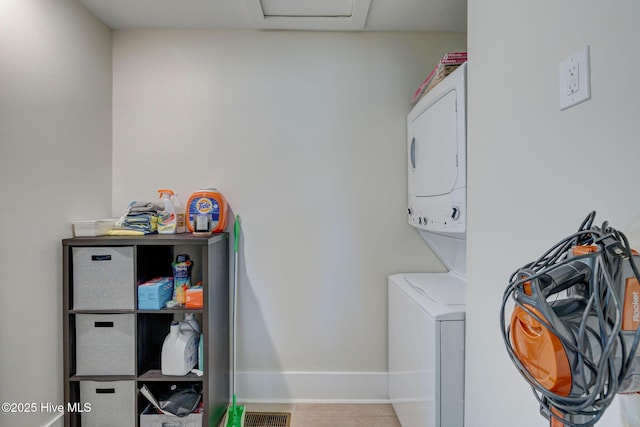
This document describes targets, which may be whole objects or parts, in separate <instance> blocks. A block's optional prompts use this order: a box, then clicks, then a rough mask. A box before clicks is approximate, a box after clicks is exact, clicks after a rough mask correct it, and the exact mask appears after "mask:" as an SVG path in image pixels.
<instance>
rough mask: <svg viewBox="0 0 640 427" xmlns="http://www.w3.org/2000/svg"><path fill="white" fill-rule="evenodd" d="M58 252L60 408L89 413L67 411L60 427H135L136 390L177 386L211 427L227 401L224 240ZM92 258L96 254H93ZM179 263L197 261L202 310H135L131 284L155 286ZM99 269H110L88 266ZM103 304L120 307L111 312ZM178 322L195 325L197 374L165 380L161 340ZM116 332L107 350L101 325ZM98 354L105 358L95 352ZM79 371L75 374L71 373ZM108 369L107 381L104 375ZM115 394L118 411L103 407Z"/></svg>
mask: <svg viewBox="0 0 640 427" xmlns="http://www.w3.org/2000/svg"><path fill="white" fill-rule="evenodd" d="M62 246H63V339H64V345H63V351H64V355H63V360H64V373H63V375H64V399H65V407H66V408H83V405H84V404H86V403H89V404H90V406H91V411H89V412H82V411H81V410H78V411H75V410H73V411H66V412H65V417H64V421H65V422H64V425H65V426H66V427H78V426H84V427H87V426H91V425H92V424H93V423H94V422H95V423H96V424H100V425H102V424H101V423H103V422H104V419H105V418H106V417H108V416H109V412H113V413H114V416H116V417H118V416H121V418H120V421H115V422H120V423H123V422H124V421H123V420H124V419H126V420H130V421H127V424H128V425H132V426H133V427H138V426H139V425H140V414H141V413H142V412H143V411H144V409H145V408H146V407H147V403H148V402H147V400H146V398H145V397H144V396H142V394H141V393H140V391H139V390H140V388H141V387H142V386H143V385H146V386H147V387H148V388H149V389H150V390H151V391H152V392H153V393H154V395H155V393H162V392H164V391H165V390H166V391H168V390H169V388H170V387H171V386H172V385H181V384H182V385H194V386H195V387H197V388H199V389H201V390H202V401H203V403H204V405H203V416H202V425H203V426H204V427H207V426H211V427H213V426H216V425H217V424H218V423H219V421H220V420H221V418H222V416H223V415H224V411H225V409H226V407H227V405H228V403H229V399H230V396H229V236H228V234H227V233H218V234H213V235H211V236H210V237H200V236H192V235H191V234H174V235H157V234H155V235H147V236H139V237H138V236H101V237H75V238H69V239H64V240H63V241H62ZM93 251H95V252H96V254H97V255H91V254H92V253H93ZM112 253H113V257H112ZM123 254H124V255H123ZM178 254H189V256H190V258H191V260H192V261H193V262H194V264H193V269H192V281H191V283H192V284H195V283H196V282H199V281H201V282H202V284H203V288H204V290H203V292H204V294H203V301H204V307H203V308H202V309H186V308H183V307H180V308H171V309H159V310H142V309H138V308H137V307H138V299H137V285H138V284H139V283H142V282H145V281H147V280H149V279H152V278H154V277H159V276H172V269H171V263H172V262H173V261H174V260H175V257H176V255H178ZM92 257H93V258H92ZM86 259H89V261H86ZM96 260H98V261H102V260H107V261H108V262H105V263H99V265H98V266H97V267H96V266H95V265H94V263H93V262H92V261H96ZM111 262H113V265H112V266H111V265H110V263H111ZM129 275H130V276H131V277H130V278H129ZM125 278H126V279H125ZM123 281H125V282H126V283H122V282H123ZM94 290H95V298H93V299H92V298H91V297H92V292H93V291H94ZM109 295H114V296H115V298H114V300H117V301H119V302H117V303H115V304H114V305H113V306H111V305H110V304H109V298H110V297H109ZM185 313H194V314H195V315H196V318H197V319H198V320H199V322H200V328H201V331H202V336H203V359H204V360H203V372H204V374H203V375H202V376H198V375H196V374H194V373H189V374H187V375H185V376H167V375H163V374H162V372H161V367H160V360H161V359H160V357H161V351H162V343H163V342H164V337H165V336H166V335H167V334H168V333H169V325H170V323H171V321H172V320H182V319H183V317H184V314H185ZM87 320H88V321H89V322H88V324H90V325H91V324H92V322H94V320H95V322H94V323H93V324H95V326H96V329H95V331H97V334H95V333H94V330H93V329H91V327H87V326H84V325H86V324H87ZM114 324H115V325H116V326H115V327H116V328H117V327H118V325H121V324H122V325H124V326H122V328H123V330H124V331H125V332H124V333H118V334H116V335H117V340H118V341H117V342H115V343H114V345H113V346H110V345H109V344H110V343H109V341H108V340H107V342H106V344H105V341H104V340H102V339H101V336H100V333H101V332H103V330H104V329H103V330H100V329H99V328H98V326H101V327H105V326H106V327H114ZM105 329H106V328H105ZM114 330H116V329H114ZM127 331H130V334H129V333H128V332H127ZM117 332H120V330H117ZM129 335H131V336H129ZM122 337H124V338H122ZM121 338H122V340H121ZM94 344H95V346H94ZM102 345H104V346H105V349H106V350H105V351H104V353H103V352H101V351H100V348H99V347H100V346H102ZM94 347H95V348H94ZM112 353H115V355H116V357H112ZM101 358H104V360H101ZM118 358H123V359H124V360H125V361H126V362H127V363H124V364H123V365H132V366H133V372H124V373H123V372H117V371H118V369H120V368H119V365H117V363H116V362H114V360H117V359H118ZM130 359H132V360H130ZM80 364H83V366H82V372H78V371H79V369H78V368H79V365H80ZM110 367H111V368H112V369H113V372H101V371H102V370H107V371H108V370H109V368H110ZM123 369H125V370H126V368H123ZM102 386H104V388H101V387H102ZM93 389H95V393H96V394H93V391H94V390H93ZM87 390H91V391H92V393H89V392H87ZM83 392H84V394H83ZM116 394H117V395H118V396H119V400H118V399H115V402H118V403H119V405H118V406H119V407H113V408H110V407H109V405H110V403H109V399H110V398H113V397H114V396H115V395H116ZM87 399H90V400H87ZM105 408H106V409H105ZM100 411H104V413H101V412H100ZM134 419H135V421H133V420H134Z"/></svg>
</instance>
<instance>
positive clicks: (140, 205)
mask: <svg viewBox="0 0 640 427" xmlns="http://www.w3.org/2000/svg"><path fill="white" fill-rule="evenodd" d="M163 209H164V204H163V203H160V202H148V201H136V200H134V201H132V202H131V203H129V206H127V209H126V211H125V213H124V215H122V216H121V217H120V219H119V220H118V221H116V228H118V229H129V230H136V231H143V232H145V233H155V232H156V231H157V229H158V218H157V215H158V213H159V212H162V210H163Z"/></svg>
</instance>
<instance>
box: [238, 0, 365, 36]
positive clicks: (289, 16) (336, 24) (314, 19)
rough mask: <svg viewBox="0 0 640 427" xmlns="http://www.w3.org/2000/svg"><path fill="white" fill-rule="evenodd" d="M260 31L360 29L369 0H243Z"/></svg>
mask: <svg viewBox="0 0 640 427" xmlns="http://www.w3.org/2000/svg"><path fill="white" fill-rule="evenodd" d="M244 2H245V6H246V8H247V12H248V13H249V16H250V17H251V20H252V21H253V23H254V24H255V25H256V26H257V27H258V28H262V29H282V30H331V31H340V30H362V29H364V25H365V22H366V19H367V14H368V13H369V5H370V3H371V0H244Z"/></svg>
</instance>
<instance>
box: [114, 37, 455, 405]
mask: <svg viewBox="0 0 640 427" xmlns="http://www.w3.org/2000/svg"><path fill="white" fill-rule="evenodd" d="M465 45H466V37H465V34H435V33H433V34H428V33H360V34H357V33H310V32H271V31H262V32H259V31H244V32H243V31H116V32H115V33H114V140H113V144H114V147H113V150H114V155H113V209H114V214H121V213H122V211H123V209H124V207H125V206H126V205H127V204H128V203H129V202H130V201H131V200H135V199H153V198H155V197H157V196H156V193H155V191H156V189H158V188H162V187H167V186H168V187H170V188H173V189H174V190H176V191H178V192H179V194H180V195H181V196H182V200H183V202H185V201H186V199H187V198H188V196H189V195H190V194H191V193H192V192H193V191H195V190H196V189H197V188H198V187H201V186H215V187H218V188H219V189H220V190H221V191H222V192H223V193H224V194H225V195H226V197H227V199H228V200H229V202H230V204H231V207H232V209H233V211H234V212H235V213H238V214H240V216H241V218H242V224H243V239H242V249H241V257H242V262H241V275H240V296H239V306H240V307H239V312H240V314H239V349H238V351H239V361H238V362H239V370H240V371H241V375H240V378H239V381H240V384H239V386H238V394H239V396H240V397H241V398H244V399H249V398H254V399H265V398H270V399H276V400H283V399H315V398H322V399H327V398H337V399H358V398H363V399H367V398H369V399H375V398H386V376H385V375H386V371H387V358H386V354H387V330H386V321H387V320H386V319H387V316H386V311H387V299H386V295H387V294H386V293H387V275H388V274H390V273H395V272H401V271H428V270H431V271H433V270H438V269H441V266H440V264H439V262H438V261H437V260H436V259H435V258H434V256H433V254H432V253H431V252H430V251H429V250H428V249H427V247H426V245H425V244H424V243H423V242H422V240H421V239H420V237H419V236H418V234H417V233H416V232H415V231H414V230H413V229H411V228H410V227H409V226H408V225H406V213H405V212H406V192H405V191H404V190H403V189H404V188H406V158H405V150H406V148H405V146H406V143H405V138H406V131H405V126H406V114H407V112H408V110H409V107H410V106H409V102H408V100H409V98H410V96H411V95H412V93H413V91H414V90H415V88H416V87H417V86H418V85H419V84H420V82H421V80H422V79H423V78H424V77H425V76H426V74H428V72H429V71H430V69H431V67H432V66H433V64H435V63H436V61H437V60H438V59H439V58H440V57H441V56H442V55H443V54H444V53H446V52H447V51H451V50H459V49H464V48H465ZM230 222H232V221H230ZM308 373H311V374H312V375H311V377H312V378H313V380H311V379H309V378H310V376H309V375H307V374H308ZM322 374H327V375H324V376H323V375H322ZM326 378H331V381H329V385H328V387H327V388H324V386H323V385H321V382H322V381H325V380H326ZM265 383H266V384H268V391H264V390H263V389H262V386H263V385H265ZM349 387H353V388H352V389H348V388H349Z"/></svg>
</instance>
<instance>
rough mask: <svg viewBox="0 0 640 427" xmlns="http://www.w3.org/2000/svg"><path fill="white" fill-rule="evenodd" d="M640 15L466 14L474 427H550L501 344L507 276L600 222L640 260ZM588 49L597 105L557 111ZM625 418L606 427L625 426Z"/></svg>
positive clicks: (622, 10)
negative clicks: (586, 224)
mask: <svg viewBox="0 0 640 427" xmlns="http://www.w3.org/2000/svg"><path fill="white" fill-rule="evenodd" d="M639 14H640V4H639V3H637V2H635V1H617V2H614V3H603V2H598V1H593V0H587V1H582V0H569V1H564V2H555V1H542V2H529V3H523V2H512V1H508V0H470V1H469V31H468V40H469V52H470V57H471V59H470V62H469V110H468V111H469V127H468V131H469V141H468V144H469V193H468V194H469V217H468V218H469V224H468V226H469V235H468V269H469V271H468V280H469V288H468V289H469V290H468V298H467V301H468V305H467V308H468V324H467V328H468V329H467V372H466V379H467V390H466V424H465V425H466V426H468V427H476V426H477V427H486V426H492V427H502V426H513V425H518V426H520V427H542V426H546V425H548V422H547V421H545V420H544V419H543V418H542V417H541V416H540V415H539V414H538V407H537V402H536V401H535V399H534V397H533V395H532V394H531V392H530V389H529V387H528V386H527V385H526V384H525V381H524V380H523V379H521V378H520V376H519V374H517V373H516V370H515V368H514V367H513V366H512V364H511V361H510V360H508V358H507V355H506V351H505V349H504V344H503V342H502V339H501V337H500V334H499V324H498V313H499V307H500V303H501V298H502V293H503V290H504V288H505V287H506V284H507V280H508V279H509V276H510V274H511V273H512V272H513V271H514V270H515V269H517V268H518V267H520V266H521V265H523V264H524V263H526V262H528V261H531V260H533V259H535V257H537V256H539V255H540V254H542V252H543V251H544V250H546V249H547V248H548V247H549V246H551V245H552V244H553V243H555V242H556V241H558V240H560V239H561V238H563V237H564V236H566V235H568V234H570V233H572V232H573V231H575V230H576V229H577V227H578V226H579V225H580V222H581V221H582V219H583V218H584V217H585V216H586V215H587V213H588V212H589V211H590V210H592V209H595V210H597V211H598V217H597V220H598V222H602V221H604V220H609V221H610V222H611V225H613V226H614V227H616V228H618V229H620V230H622V231H623V232H625V233H626V234H627V236H628V237H629V238H631V239H632V241H633V243H634V244H635V246H636V247H640V200H639V199H638V198H637V197H635V196H636V194H637V193H638V186H637V179H636V176H635V171H636V170H637V169H638V158H640V156H639V155H640V148H639V147H640V146H639V145H638V135H639V134H640V121H638V116H639V113H640V104H639V103H638V99H639V98H640V84H638V82H637V80H636V76H637V71H638V69H639V68H640V57H639V56H638V55H637V51H638V46H637V41H638V39H639V38H640V28H639V27H638V25H637V17H638V15H639ZM585 45H590V46H591V91H592V99H591V100H590V101H587V102H586V103H583V104H580V105H578V106H576V107H574V108H571V109H569V110H565V111H559V101H558V99H559V95H558V90H559V89H558V86H559V83H558V64H559V62H560V61H561V60H562V59H564V58H565V57H567V56H569V55H570V54H572V53H573V52H574V51H577V50H579V49H580V48H582V47H584V46H585ZM618 400H619V399H618ZM617 405H618V402H615V407H612V408H611V411H609V412H608V413H607V416H608V420H607V421H602V422H601V423H599V425H602V426H607V427H616V426H620V425H621V422H620V421H619V419H618V418H619V412H618V408H617Z"/></svg>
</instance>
